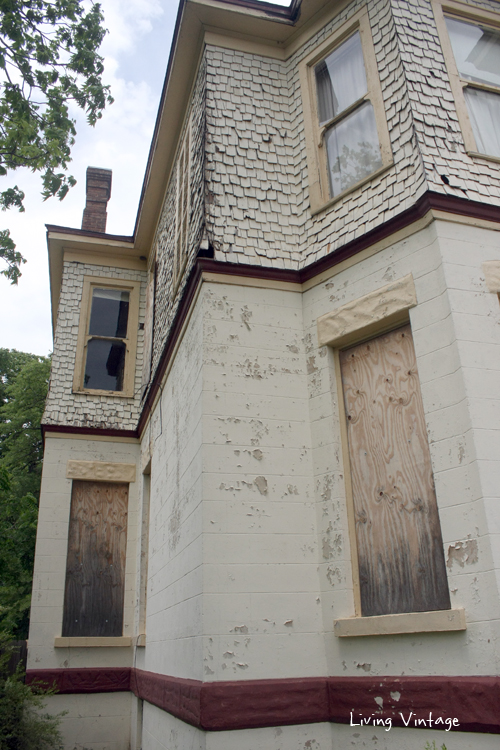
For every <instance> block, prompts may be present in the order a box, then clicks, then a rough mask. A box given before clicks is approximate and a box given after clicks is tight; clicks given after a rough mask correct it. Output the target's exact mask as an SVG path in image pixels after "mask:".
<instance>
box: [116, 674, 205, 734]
mask: <svg viewBox="0 0 500 750" xmlns="http://www.w3.org/2000/svg"><path fill="white" fill-rule="evenodd" d="M130 689H131V690H132V692H133V693H135V695H137V697H138V698H141V699H142V700H145V701H147V702H148V703H152V704H153V706H157V707H158V708H161V709H163V711H168V713H169V714H172V715H173V716H175V717H176V718H177V719H181V721H185V722H186V723H187V724H192V725H193V726H195V727H198V728H199V729H201V728H204V727H203V725H202V720H201V704H202V701H201V691H202V689H203V683H202V682H199V681H198V680H186V679H184V678H181V677H169V676H168V675H163V674H156V673H155V672H145V671H144V670H142V669H132V674H131V678H130Z"/></svg>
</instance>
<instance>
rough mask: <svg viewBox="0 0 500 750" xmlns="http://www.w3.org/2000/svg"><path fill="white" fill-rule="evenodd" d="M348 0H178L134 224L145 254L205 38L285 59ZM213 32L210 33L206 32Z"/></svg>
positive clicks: (151, 239) (152, 237) (154, 224)
mask: <svg viewBox="0 0 500 750" xmlns="http://www.w3.org/2000/svg"><path fill="white" fill-rule="evenodd" d="M346 4H347V1H346V0H302V2H300V0H295V1H294V2H293V3H292V4H291V5H290V6H289V7H283V6H279V5H274V4H272V3H261V2H255V0H232V2H229V0H227V1H226V0H181V3H180V5H179V11H178V16H177V23H176V27H175V31H174V38H173V41H172V48H171V51H170V58H169V62H168V67H167V73H166V77H165V83H164V87H163V92H162V96H161V100H160V106H159V110H158V116H157V120H156V126H155V130H154V134H153V140H152V143H151V149H150V152H149V159H148V163H147V167H146V173H145V176H144V182H143V187H142V193H141V198H140V203H139V208H138V213H137V220H136V225H135V230H134V238H135V244H136V246H137V247H138V248H140V250H141V253H142V254H143V255H148V253H149V252H150V250H151V245H152V242H153V239H154V234H155V231H156V226H157V223H158V220H159V214H160V210H161V205H162V202H163V198H164V194H165V190H166V187H167V184H168V180H169V177H170V172H171V169H172V165H173V161H174V158H175V153H176V149H177V144H178V139H179V135H180V132H181V129H182V126H183V123H184V118H185V114H186V110H187V106H188V103H189V98H190V95H191V91H192V86H193V83H194V80H195V76H196V72H197V69H198V66H199V62H200V57H201V53H202V51H203V47H204V44H205V42H206V41H207V40H209V39H210V38H211V39H213V38H214V34H216V35H217V37H218V38H219V39H222V38H224V39H225V40H226V42H225V43H224V44H223V46H228V47H231V46H232V45H231V43H230V42H229V40H230V39H231V38H232V39H233V40H234V42H235V43H236V44H237V47H236V48H239V47H241V45H242V44H244V43H245V42H247V43H251V44H253V45H258V48H259V51H260V52H261V53H262V54H264V55H266V54H267V55H269V56H270V57H274V58H277V59H281V60H286V59H287V58H288V57H289V56H290V55H291V54H293V52H294V51H295V50H296V49H297V47H298V46H299V45H300V44H303V43H304V41H306V39H307V38H308V37H310V36H312V35H313V34H314V33H316V30H317V29H319V28H321V25H323V24H324V23H325V22H326V20H327V19H326V18H325V17H326V16H328V15H332V16H333V15H335V14H336V13H338V12H339V10H340V9H341V8H342V7H343V6H344V5H346ZM210 35H211V36H210Z"/></svg>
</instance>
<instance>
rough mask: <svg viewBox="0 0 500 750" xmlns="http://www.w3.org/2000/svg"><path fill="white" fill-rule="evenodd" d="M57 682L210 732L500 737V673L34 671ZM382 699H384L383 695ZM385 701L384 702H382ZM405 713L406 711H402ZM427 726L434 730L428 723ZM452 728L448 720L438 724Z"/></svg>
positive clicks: (33, 676) (31, 677)
mask: <svg viewBox="0 0 500 750" xmlns="http://www.w3.org/2000/svg"><path fill="white" fill-rule="evenodd" d="M33 681H39V682H42V683H43V684H45V685H49V686H51V685H53V684H55V686H56V688H57V689H58V691H59V692H60V693H110V692H118V691H128V690H131V691H132V692H133V693H135V695H137V697H139V698H141V699H142V700H145V701H147V702H148V703H152V704H153V705H154V706H157V707H158V708H161V709H162V710H163V711H168V713H170V714H172V715H173V716H175V717H177V718H178V719H181V721H185V722H186V723H188V724H191V725H192V726H195V727H197V728H198V729H204V730H206V731H211V732H216V731H219V732H220V731H228V730H234V729H256V728H258V727H276V726H284V725H287V724H288V725H290V724H316V723H319V722H326V721H331V722H334V723H337V724H350V723H351V712H352V722H353V724H354V725H356V724H359V723H360V717H361V718H364V719H366V718H368V717H370V716H372V717H374V718H377V719H385V720H387V719H391V722H392V726H398V727H404V726H405V722H407V724H406V726H408V728H412V729H414V728H415V720H418V719H421V720H422V719H425V720H426V721H427V722H428V720H429V717H430V715H432V720H433V721H434V722H435V720H436V719H437V718H438V717H439V718H441V719H442V720H444V721H446V719H448V720H450V721H453V719H457V721H458V723H459V726H458V727H452V731H459V732H484V733H490V734H500V677H488V676H475V677H458V676H455V677H439V676H438V677H436V676H433V677H425V676H422V677H410V676H402V677H368V676H366V677H306V678H289V679H278V680H233V681H231V682H200V681H198V680H187V679H183V678H180V677H170V676H168V675H161V674H157V673H155V672H146V671H144V670H142V669H135V668H129V667H124V668H119V667H107V668H106V667H104V668H102V669H101V668H97V667H95V668H81V669H28V670H27V672H26V682H27V683H28V684H30V683H32V682H33ZM376 699H377V700H376ZM380 703H382V707H381V706H380ZM401 714H402V716H401ZM419 728H426V729H428V728H429V725H428V724H426V725H420V727H419ZM431 728H433V729H436V730H444V729H446V728H447V725H446V724H437V725H436V724H433V725H432V727H431Z"/></svg>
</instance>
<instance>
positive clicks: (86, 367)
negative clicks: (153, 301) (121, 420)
mask: <svg viewBox="0 0 500 750" xmlns="http://www.w3.org/2000/svg"><path fill="white" fill-rule="evenodd" d="M138 297H139V284H138V282H124V283H123V285H122V284H115V283H114V282H113V281H110V280H109V279H96V278H92V277H91V278H87V279H85V281H84V289H83V296H82V311H81V316H80V330H79V336H78V346H77V357H76V365H75V375H74V382H73V390H75V391H80V392H81V391H92V392H94V393H95V392H97V393H99V392H100V393H108V394H109V393H112V394H116V395H120V396H131V395H133V390H134V374H135V354H136V343H137V327H138Z"/></svg>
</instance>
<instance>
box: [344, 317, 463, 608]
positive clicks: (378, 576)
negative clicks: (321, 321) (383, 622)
mask: <svg viewBox="0 0 500 750" xmlns="http://www.w3.org/2000/svg"><path fill="white" fill-rule="evenodd" d="M340 365H341V373H342V385H343V391H344V402H345V411H346V417H347V435H348V443H349V458H350V465H351V476H352V495H353V506H354V521H355V530H356V543H357V551H358V562H359V583H360V597H361V613H362V615H365V616H367V615H384V614H392V613H402V612H424V611H429V610H440V609H449V608H450V597H449V592H448V583H447V578H446V569H445V561H444V554H443V544H442V538H441V527H440V523H439V515H438V509H437V502H436V495H435V491H434V481H433V475H432V468H431V461H430V454H429V446H428V442H427V431H426V427H425V419H424V412H423V405H422V397H421V394H420V384H419V378H418V372H417V365H416V359H415V352H414V348H413V339H412V334H411V328H410V326H409V325H407V326H404V327H403V328H399V329H397V330H396V331H392V332H390V333H387V334H384V335H382V336H378V337H377V338H374V339H371V340H370V341H367V342H364V343H362V344H359V345H357V346H355V347H352V348H350V349H347V350H345V351H343V352H341V353H340Z"/></svg>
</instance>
